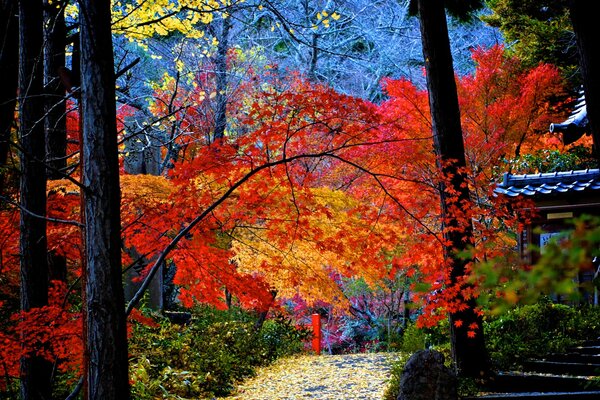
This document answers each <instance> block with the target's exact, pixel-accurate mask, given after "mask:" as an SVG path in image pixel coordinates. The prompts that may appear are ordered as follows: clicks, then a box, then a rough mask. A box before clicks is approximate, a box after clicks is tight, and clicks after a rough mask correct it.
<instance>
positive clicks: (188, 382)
mask: <svg viewBox="0 0 600 400" xmlns="http://www.w3.org/2000/svg"><path fill="white" fill-rule="evenodd" d="M234 317H235V318H236V319H231V318H234ZM305 337H306V336H305V333H303V332H301V331H297V330H296V328H295V327H294V326H293V325H292V324H291V323H290V322H289V321H287V320H286V319H285V318H283V317H279V318H277V319H274V320H268V321H267V322H266V323H265V324H264V326H263V328H262V329H261V330H260V331H256V330H255V329H254V321H253V319H252V317H251V316H250V315H248V314H237V315H233V314H229V315H228V314H227V313H222V312H216V311H214V310H209V311H207V312H205V313H203V314H202V315H201V316H200V317H197V318H194V319H192V322H191V323H190V324H189V325H185V326H181V325H176V324H172V323H171V322H169V321H168V320H167V319H162V320H160V326H159V327H158V328H151V327H148V326H144V325H139V324H136V325H135V326H134V332H133V336H132V338H131V341H130V353H131V355H132V359H131V366H130V368H131V379H132V394H133V397H134V398H136V399H139V400H143V399H155V398H167V399H168V398H202V397H211V396H225V395H227V394H229V393H230V392H231V391H232V390H233V388H234V385H235V383H236V382H239V381H241V380H242V379H244V378H247V377H250V376H253V375H254V373H255V368H256V367H257V366H261V365H266V364H268V363H270V362H271V361H273V360H274V359H276V358H277V357H280V356H283V355H288V354H293V353H295V352H298V351H300V350H301V349H302V339H304V338H305Z"/></svg>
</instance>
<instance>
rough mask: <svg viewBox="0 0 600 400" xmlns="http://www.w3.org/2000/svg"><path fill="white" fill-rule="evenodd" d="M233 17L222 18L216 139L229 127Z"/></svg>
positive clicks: (217, 59) (217, 74) (218, 66)
mask: <svg viewBox="0 0 600 400" xmlns="http://www.w3.org/2000/svg"><path fill="white" fill-rule="evenodd" d="M230 29H231V17H229V16H223V17H222V20H221V35H220V38H219V45H218V47H217V57H216V59H215V69H216V71H215V72H216V92H217V98H216V103H217V104H216V109H215V134H214V139H215V140H218V139H223V137H224V136H225V129H226V128H227V96H228V94H227V51H228V50H229V30H230Z"/></svg>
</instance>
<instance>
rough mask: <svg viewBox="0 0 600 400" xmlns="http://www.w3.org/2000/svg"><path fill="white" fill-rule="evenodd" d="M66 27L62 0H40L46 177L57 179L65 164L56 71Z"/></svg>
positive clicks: (62, 107)
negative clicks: (42, 40)
mask: <svg viewBox="0 0 600 400" xmlns="http://www.w3.org/2000/svg"><path fill="white" fill-rule="evenodd" d="M66 38H67V30H66V27H65V16H64V8H63V6H62V1H60V0H58V1H49V0H44V86H45V89H46V95H47V96H46V119H45V130H46V153H47V155H46V158H47V162H48V165H49V166H50V167H51V168H49V169H48V178H49V179H60V178H62V177H63V175H62V174H61V173H60V172H61V171H62V172H65V169H66V166H67V159H66V155H67V122H66V121H67V120H66V113H67V106H66V102H65V99H64V95H65V88H64V86H63V84H62V83H61V81H60V78H59V76H58V71H59V70H60V69H61V68H64V67H65V45H66Z"/></svg>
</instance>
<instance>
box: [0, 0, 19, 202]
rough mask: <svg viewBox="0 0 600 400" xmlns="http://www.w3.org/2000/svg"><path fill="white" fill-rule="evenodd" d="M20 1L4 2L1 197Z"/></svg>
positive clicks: (0, 0) (0, 9)
mask: <svg viewBox="0 0 600 400" xmlns="http://www.w3.org/2000/svg"><path fill="white" fill-rule="evenodd" d="M18 24H19V20H18V10H17V1H16V0H0V76H1V77H3V82H2V85H0V196H1V195H3V194H4V192H5V182H6V177H5V174H6V172H5V171H4V170H3V168H4V167H5V166H6V165H7V162H8V153H9V145H8V144H9V142H10V132H11V128H12V126H13V122H14V117H15V106H16V104H17V86H18V82H19V79H18V76H19V29H18Z"/></svg>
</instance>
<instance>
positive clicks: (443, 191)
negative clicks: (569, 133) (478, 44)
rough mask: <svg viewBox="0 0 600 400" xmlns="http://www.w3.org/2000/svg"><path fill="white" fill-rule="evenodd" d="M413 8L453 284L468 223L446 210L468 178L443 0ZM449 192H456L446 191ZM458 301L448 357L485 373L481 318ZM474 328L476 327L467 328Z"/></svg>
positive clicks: (425, 0)
mask: <svg viewBox="0 0 600 400" xmlns="http://www.w3.org/2000/svg"><path fill="white" fill-rule="evenodd" d="M418 12H419V19H420V24H421V40H422V42H423V56H424V59H425V68H426V73H427V88H428V90H429V105H430V109H431V120H432V127H433V139H434V148H435V151H436V154H437V156H438V166H439V169H440V171H441V172H442V176H443V177H450V180H449V181H448V182H442V183H441V184H440V200H441V206H442V218H443V220H444V221H447V222H446V223H445V226H443V228H444V238H445V239H446V240H447V242H448V243H449V245H447V246H446V247H445V249H444V253H445V258H446V259H447V260H448V261H449V262H450V264H451V271H450V282H451V284H453V285H454V284H456V283H457V282H459V281H460V279H461V278H462V277H463V276H464V275H465V266H466V261H465V260H464V259H461V258H460V257H458V256H457V252H460V251H461V250H464V249H466V248H467V246H469V245H470V244H471V243H473V228H472V225H471V223H470V222H469V223H466V224H465V223H462V224H461V222H460V221H459V217H458V216H457V215H454V214H453V213H452V212H451V211H450V210H451V209H453V208H454V207H456V204H459V207H458V208H459V209H465V208H468V207H469V204H470V197H469V189H468V186H467V183H468V182H467V179H466V176H465V174H464V173H463V171H461V170H460V169H461V168H463V167H465V165H466V161H465V151H464V143H463V137H462V129H461V124H460V110H459V105H458V94H457V91H456V82H455V78H454V68H453V63H452V54H451V52H450V40H449V37H448V27H447V23H446V13H445V10H444V2H443V1H442V0H418ZM448 186H450V187H448ZM449 191H450V192H453V193H456V195H452V196H451V195H449V194H448V192H449ZM457 228H458V229H457ZM459 296H460V295H459ZM457 300H458V301H464V302H465V303H466V304H467V306H468V308H467V309H466V310H464V311H461V312H456V313H451V314H450V316H449V317H450V326H451V330H450V331H451V344H452V357H453V360H454V362H455V365H456V368H457V372H458V373H459V374H460V375H461V376H471V377H480V376H481V375H482V374H483V375H487V374H488V373H489V370H490V364H489V358H488V356H487V353H486V349H485V342H484V336H483V327H482V319H481V317H480V316H478V315H477V314H476V313H475V305H476V304H475V301H474V299H469V300H464V299H462V298H459V299H457ZM458 320H460V321H461V322H462V326H461V327H457V326H456V325H455V324H454V322H456V321H458ZM471 324H475V325H471ZM470 326H471V327H470ZM475 326H476V328H475V329H472V328H473V327H475ZM469 330H471V331H474V332H475V337H474V338H469V337H468V336H467V332H468V331H469Z"/></svg>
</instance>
